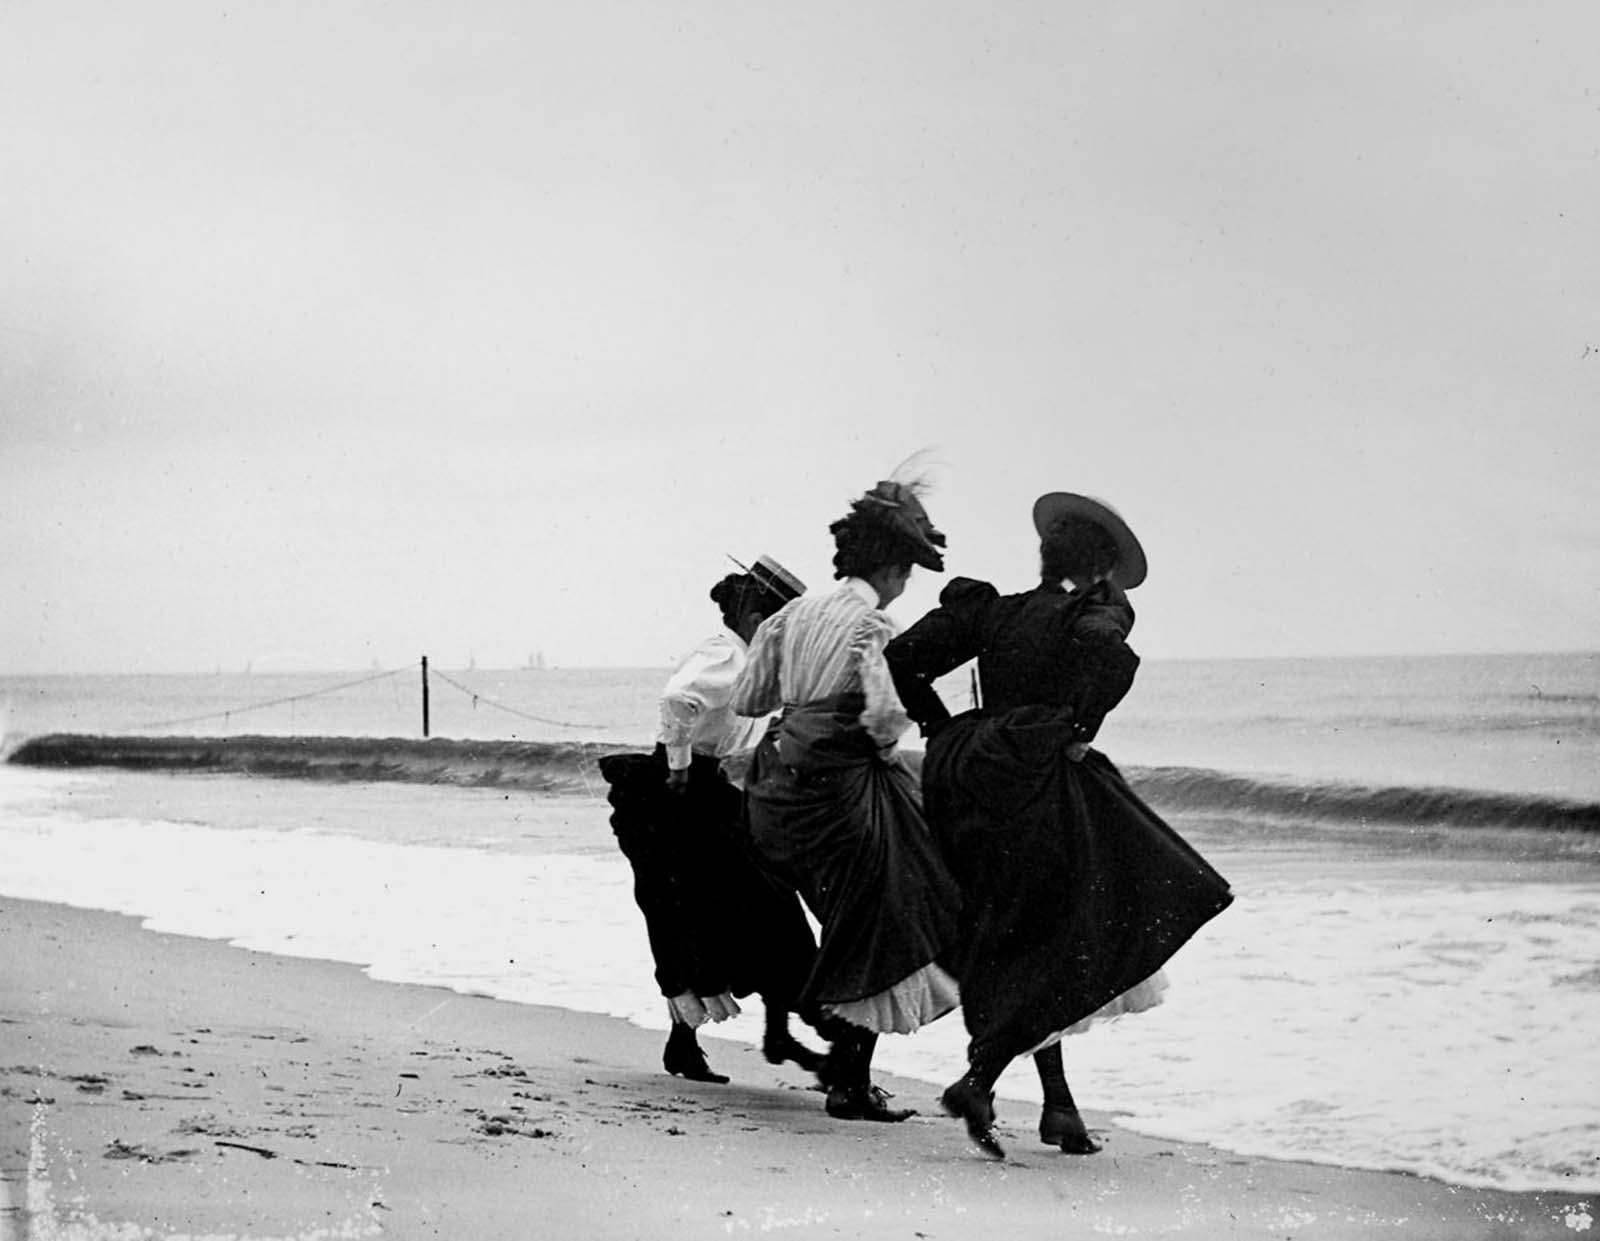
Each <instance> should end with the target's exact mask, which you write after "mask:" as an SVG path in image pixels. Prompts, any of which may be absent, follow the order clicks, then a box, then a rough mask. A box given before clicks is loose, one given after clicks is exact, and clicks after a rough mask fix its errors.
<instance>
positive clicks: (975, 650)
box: [884, 577, 1000, 732]
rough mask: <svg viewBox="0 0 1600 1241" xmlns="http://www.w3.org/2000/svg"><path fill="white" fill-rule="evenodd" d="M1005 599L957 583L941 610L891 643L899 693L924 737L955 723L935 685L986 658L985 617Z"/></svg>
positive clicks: (987, 588) (975, 584) (977, 585)
mask: <svg viewBox="0 0 1600 1241" xmlns="http://www.w3.org/2000/svg"><path fill="white" fill-rule="evenodd" d="M999 597H1000V592H999V591H997V590H996V589H995V588H994V587H993V586H991V585H990V584H989V583H988V582H980V581H977V580H976V579H975V578H970V577H958V578H954V579H952V580H951V582H950V584H949V585H947V586H946V587H945V588H944V590H943V591H941V592H940V594H939V606H938V607H936V608H935V609H934V610H933V611H931V612H929V613H928V614H927V615H926V616H924V617H923V618H922V619H921V620H919V621H918V622H917V623H916V624H915V625H913V626H911V628H910V629H908V630H906V631H905V632H904V633H903V634H901V635H900V636H899V637H897V638H895V639H894V640H893V641H892V642H890V643H889V645H888V648H887V649H886V651H885V652H884V654H885V658H886V659H887V661H888V665H889V671H890V673H891V675H892V676H893V678H894V685H895V689H896V690H897V691H898V693H899V696H900V700H901V701H902V702H903V703H904V704H905V709H906V711H907V712H908V713H909V715H910V716H911V718H912V719H914V720H915V721H916V722H917V723H918V724H920V725H921V726H922V730H923V732H928V731H930V730H931V729H933V728H935V727H937V726H938V725H939V724H941V723H943V722H944V721H945V720H947V719H949V718H950V709H949V708H948V707H946V706H945V705H944V700H943V699H942V698H940V697H939V693H938V691H937V690H935V689H934V688H933V683H934V682H935V681H936V680H938V679H939V678H940V677H942V676H944V675H945V674H946V673H948V672H951V671H953V670H954V669H956V668H959V667H960V666H961V665H962V664H964V663H966V662H967V660H969V659H973V658H975V657H976V656H977V655H978V654H979V653H980V651H981V650H982V647H983V639H982V619H983V616H984V614H985V613H986V612H987V611H988V608H989V606H990V604H992V603H993V602H994V601H995V600H996V599H998V598H999Z"/></svg>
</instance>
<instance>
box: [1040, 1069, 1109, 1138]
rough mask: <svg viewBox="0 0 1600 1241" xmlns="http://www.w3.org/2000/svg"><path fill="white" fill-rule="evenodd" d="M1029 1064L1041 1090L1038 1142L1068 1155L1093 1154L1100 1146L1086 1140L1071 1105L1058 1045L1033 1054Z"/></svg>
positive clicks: (1080, 1119) (1074, 1106) (1075, 1107)
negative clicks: (1037, 1073) (1031, 1061)
mask: <svg viewBox="0 0 1600 1241" xmlns="http://www.w3.org/2000/svg"><path fill="white" fill-rule="evenodd" d="M1033 1064H1034V1067H1035V1068H1036V1069H1038V1070H1039V1085H1040V1086H1042V1087H1043V1088H1044V1110H1043V1111H1042V1112H1041V1113H1040V1114H1039V1140H1040V1141H1041V1142H1043V1143H1044V1144H1045V1145H1046V1146H1059V1147H1060V1148H1061V1149H1062V1150H1064V1151H1066V1152H1067V1154H1069V1155H1092V1154H1094V1153H1095V1151H1097V1150H1099V1149H1100V1144H1099V1143H1098V1142H1096V1141H1095V1140H1094V1139H1093V1138H1091V1137H1090V1136H1089V1130H1088V1128H1087V1127H1086V1126H1085V1125H1084V1123H1083V1117H1082V1116H1080V1115H1079V1114H1078V1105H1077V1103H1075V1102H1074V1101H1073V1098H1072V1090H1071V1088H1070V1087H1069V1086H1068V1085H1067V1074H1066V1071H1065V1070H1064V1069H1063V1068H1062V1065H1061V1044H1060V1043H1052V1044H1051V1045H1050V1046H1049V1047H1046V1048H1045V1049H1044V1050H1043V1051H1036V1052H1034V1053H1033Z"/></svg>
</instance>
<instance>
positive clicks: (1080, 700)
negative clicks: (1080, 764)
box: [1068, 638, 1139, 741]
mask: <svg viewBox="0 0 1600 1241" xmlns="http://www.w3.org/2000/svg"><path fill="white" fill-rule="evenodd" d="M1070 646H1071V648H1072V667H1073V678H1072V679H1073V683H1074V688H1073V692H1072V695H1071V702H1070V703H1069V704H1068V705H1070V706H1071V707H1072V717H1073V721H1074V722H1073V727H1072V733H1073V736H1074V737H1075V738H1076V739H1077V740H1079V741H1093V740H1094V736H1095V734H1096V733H1097V732H1099V731H1100V725H1101V723H1103V722H1104V720H1105V718H1106V713H1107V712H1109V711H1110V710H1111V709H1112V708H1113V707H1115V706H1116V705H1117V704H1118V703H1119V702H1121V701H1122V700H1123V698H1124V697H1126V696H1127V693H1128V691H1129V690H1130V689H1132V688H1133V678H1134V674H1135V673H1136V672H1138V670H1139V657H1138V655H1136V654H1134V652H1133V648H1132V647H1130V646H1129V645H1128V644H1127V643H1126V642H1124V641H1122V639H1121V638H1114V639H1105V638H1098V639H1092V640H1083V639H1079V638H1074V639H1072V641H1071V643H1070Z"/></svg>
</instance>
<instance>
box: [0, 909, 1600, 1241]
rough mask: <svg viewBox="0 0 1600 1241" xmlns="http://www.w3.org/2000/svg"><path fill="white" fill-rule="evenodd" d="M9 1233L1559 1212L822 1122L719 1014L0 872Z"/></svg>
mask: <svg viewBox="0 0 1600 1241" xmlns="http://www.w3.org/2000/svg"><path fill="white" fill-rule="evenodd" d="M0 955H3V959H4V960H5V961H6V962H7V965H6V968H5V970H4V971H3V974H0V1013H3V1017H0V1117H3V1126H0V1190H3V1193H4V1198H3V1200H0V1237H3V1238H5V1239H6V1241H11V1239H12V1238H30V1239H38V1238H53V1237H73V1238H119V1239H120V1238H156V1237H188V1238H198V1237H250V1238H311V1237H358V1236H378V1235H382V1236H392V1237H402V1238H409V1237H473V1238H525V1237H592V1238H654V1237H663V1238H665V1237H673V1238H690V1237H721V1236H739V1235H748V1234H764V1233H771V1234H775V1235H780V1236H792V1237H905V1238H940V1237H943V1238H956V1237H967V1236H972V1235H974V1234H976V1233H978V1232H980V1231H990V1230H1001V1231H1003V1233H1004V1234H1005V1235H1006V1236H1008V1237H1012V1238H1035V1237H1037V1238H1045V1237H1052V1238H1054V1237H1060V1236H1063V1235H1107V1236H1135V1237H1158V1236H1162V1237H1165V1236H1186V1237H1261V1238H1268V1237H1271V1238H1302V1237H1304V1238H1319V1237H1326V1238H1335V1237H1338V1238H1344V1237H1349V1238H1357V1237H1363V1238H1364V1237H1374V1236H1398V1237H1438V1238H1450V1239H1451V1241H1463V1239H1470V1238H1522V1237H1529V1238H1532V1237H1571V1236H1575V1235H1579V1234H1581V1233H1584V1232H1587V1231H1589V1230H1590V1229H1591V1228H1592V1226H1593V1221H1592V1216H1593V1214H1594V1212H1595V1208H1596V1206H1600V1204H1595V1203H1592V1202H1590V1201H1588V1200H1587V1199H1585V1198H1582V1197H1578V1196H1573V1195H1564V1194H1558V1193H1530V1194H1517V1193H1508V1192H1499V1191H1487V1190H1470V1189H1462V1188H1457V1187H1452V1186H1449V1185H1446V1184H1443V1183H1441V1182H1436V1181H1432V1180H1428V1179H1425V1178H1420V1177H1414V1176H1408V1175H1400V1174H1385V1173H1370V1172H1356V1171H1347V1170H1342V1169H1338V1168H1330V1167H1324V1166H1315V1165H1309V1164H1299V1163H1290V1162H1276V1161H1270V1160H1260V1159H1250V1158H1244V1157H1240V1156H1235V1155H1230V1154H1226V1153H1221V1152H1218V1151H1214V1150H1211V1149H1209V1148H1206V1147H1203V1146H1197V1145H1185V1144H1182V1143H1174V1142H1169V1141H1159V1140H1154V1139H1150V1138H1145V1137H1141V1136H1139V1135H1136V1134H1132V1133H1128V1132H1126V1131H1123V1130H1119V1129H1117V1128H1115V1127H1114V1126H1113V1125H1111V1124H1110V1123H1109V1121H1108V1119H1107V1118H1106V1117H1105V1116H1103V1115H1098V1114H1095V1113H1093V1112H1091V1113H1090V1122H1091V1124H1092V1125H1093V1126H1094V1127H1095V1128H1096V1130H1097V1131H1098V1132H1100V1133H1101V1135H1102V1136H1103V1138H1104V1141H1105V1150H1104V1152H1103V1153H1102V1154H1100V1155H1098V1156H1095V1157H1092V1158H1087V1159H1083V1158H1071V1157H1068V1156H1063V1155H1060V1154H1059V1153H1056V1152H1054V1151H1052V1150H1050V1149H1048V1148H1045V1147H1043V1146H1041V1145H1039V1144H1038V1143H1037V1141H1036V1139H1035V1138H1034V1135H1033V1134H1032V1133H1031V1132H1030V1131H1029V1128H1028V1126H1029V1125H1031V1123H1032V1120H1033V1117H1032V1116H1031V1115H1026V1114H1025V1113H1024V1112H1023V1111H1022V1109H1019V1108H1016V1107H1012V1108H1010V1109H1008V1112H1007V1123H1006V1124H1005V1125H1004V1127H1003V1134H1004V1136H1005V1138H1006V1140H1007V1142H1008V1146H1009V1149H1010V1153H1011V1158H1010V1159H1009V1160H1008V1161H1007V1162H1006V1163H1004V1164H994V1163H989V1162H986V1161H983V1160H981V1159H979V1158H977V1157H976V1156H975V1155H974V1153H973V1152H972V1151H971V1149H970V1148H969V1147H968V1145H967V1143H966V1141H965V1139H964V1136H963V1134H962V1132H961V1129H960V1126H959V1125H958V1124H957V1123H956V1122H955V1121H952V1120H949V1119H947V1118H945V1117H943V1116H941V1115H939V1114H938V1109H937V1104H936V1100H935V1096H934V1091H933V1090H932V1088H930V1087H929V1086H927V1085H926V1084H924V1083H918V1082H913V1081H907V1080H896V1079H893V1078H888V1079H884V1084H885V1085H886V1086H887V1087H888V1088H889V1089H891V1090H893V1091H894V1092H895V1093H896V1096H897V1099H898V1101H899V1102H901V1103H903V1104H908V1105H910V1106H914V1107H917V1108H918V1109H920V1112H921V1114H920V1115H919V1116H917V1117H916V1118H915V1119H913V1120H911V1121H909V1122H907V1123H906V1124H903V1125H899V1126H869V1125H865V1124H859V1123H857V1124H850V1123H841V1122H836V1121H832V1120H830V1119H828V1118H827V1117H826V1116H825V1115H824V1114H823V1112H822V1109H821V1099H820V1097H819V1096H818V1095H817V1094H816V1093H815V1092H814V1091H812V1090H811V1089H810V1082H809V1079H808V1078H807V1076H806V1075H804V1074H801V1073H799V1072H798V1071H797V1070H794V1069H793V1068H792V1067H789V1066H784V1067H780V1068H774V1067H773V1066H770V1065H768V1064H766V1063H765V1062H764V1061H763V1060H762V1059H761V1057H760V1055H759V1054H758V1053H757V1052H756V1051H755V1050H754V1049H753V1048H750V1047H747V1046H744V1045H742V1044H738V1043H731V1042H723V1041H719V1040H715V1039H708V1040H707V1046H708V1049H709V1050H710V1051H711V1054H712V1056H713V1060H714V1062H715V1063H716V1064H717V1065H718V1066H719V1067H720V1068H722V1069H723V1070H724V1071H725V1072H729V1073H730V1074H731V1075H732V1077H733V1081H732V1083H731V1084H729V1085H726V1086H715V1085H697V1084H690V1083H685V1082H682V1081H680V1080H678V1079H675V1078H671V1077H668V1076H666V1075H665V1074H663V1073H662V1072H661V1071H660V1070H659V1067H658V1065H659V1061H658V1058H657V1057H658V1054H659V1043H660V1039H659V1036H658V1035H657V1034H656V1033H654V1032H652V1031H647V1030H643V1029H639V1028H637V1027H634V1026H631V1025H629V1024H628V1023H626V1022H622V1021H618V1020H615V1019H611V1018H605V1017H598V1016H590V1015H586V1014H580V1013H573V1012H567V1011H564V1010H561V1009H557V1008H542V1007H536V1006H529V1005H520V1004H509V1003H503V1002H498V1001H494V1000H489V999H482V998H474V997H468V996H462V995H459V994H456V993H454V992H449V991H444V990H440V989H435V988H429V987H416V986H401V985H393V984H387V983H381V982H375V981H373V980H371V979H369V978H367V977H366V976H365V975H363V974H362V973H361V971H360V970H358V969H356V968H354V967H351V966H347V965H341V964H334V963H327V962H317V961H306V960H298V959H293V958H287V957H279V956H272V955H265V954H260V953H252V952H247V951H243V950H240V949H236V948H232V947H229V946H227V945H225V944H222V943H219V942H215V941H209V940H202V939H193V938H187V937H181V936H171V935H165V934H158V933H154V932H150V931H146V930H143V929H141V928H140V926H139V924H138V923H137V922H136V921H135V920H133V919H129V918H125V917H122V916H119V915H114V914H106V913H100V912H93V911H86V910H80V909H73V908H68V907H65V906H60V905H52V904H42V903H36V902H28V901H17V900H9V899H7V900H3V901H0Z"/></svg>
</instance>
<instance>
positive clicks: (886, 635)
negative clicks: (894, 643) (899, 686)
mask: <svg viewBox="0 0 1600 1241" xmlns="http://www.w3.org/2000/svg"><path fill="white" fill-rule="evenodd" d="M893 636H894V622H893V621H891V620H890V619H889V618H888V617H887V616H885V615H884V614H883V613H882V612H877V611H872V612H867V613H865V614H863V615H862V617H861V619H860V620H859V621H857V622H856V626H855V629H854V631H853V632H852V633H851V635H850V650H851V654H852V655H853V656H854V657H855V659H856V661H857V667H858V668H859V670H860V673H861V692H862V694H864V695H865V696H866V700H867V705H866V708H865V709H864V710H863V711H862V712H861V726H862V727H863V728H865V729H866V730H867V732H868V734H869V735H870V736H871V737H872V739H873V740H874V741H876V742H877V743H878V745H879V746H891V745H893V744H895V742H897V741H899V740H900V734H901V733H903V732H905V730H906V728H907V727H908V726H909V725H910V723H911V717H910V716H909V715H907V714H906V709H905V707H904V706H903V705H902V704H901V702H900V695H899V694H898V693H896V692H895V688H894V678H893V677H892V676H890V675H889V665H888V663H887V662H886V661H885V660H884V657H883V651H884V648H885V647H886V646H887V645H888V644H889V639H890V638H892V637H893Z"/></svg>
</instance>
